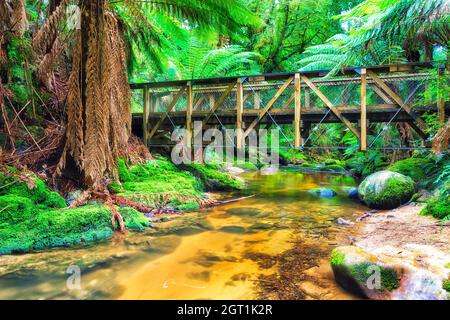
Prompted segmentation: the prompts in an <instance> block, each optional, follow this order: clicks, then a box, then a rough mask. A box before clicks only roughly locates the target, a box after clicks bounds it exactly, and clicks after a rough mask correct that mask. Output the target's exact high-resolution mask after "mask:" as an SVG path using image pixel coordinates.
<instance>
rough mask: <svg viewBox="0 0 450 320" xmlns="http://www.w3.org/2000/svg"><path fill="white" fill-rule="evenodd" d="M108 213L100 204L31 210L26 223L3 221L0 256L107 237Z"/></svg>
mask: <svg viewBox="0 0 450 320" xmlns="http://www.w3.org/2000/svg"><path fill="white" fill-rule="evenodd" d="M112 233H113V231H112V229H111V213H110V210H109V209H108V208H107V207H105V206H101V205H91V206H83V207H79V208H75V209H66V210H65V209H47V210H42V209H39V208H37V207H34V208H33V209H32V215H31V217H29V218H28V219H26V220H23V221H20V222H18V221H17V220H15V219H13V220H7V221H2V223H1V224H0V254H9V253H21V252H28V251H31V250H41V249H44V248H51V247H60V246H69V245H74V244H80V243H84V242H92V241H100V240H104V239H107V238H109V237H110V236H111V235H112Z"/></svg>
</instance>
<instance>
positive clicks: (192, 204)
mask: <svg viewBox="0 0 450 320" xmlns="http://www.w3.org/2000/svg"><path fill="white" fill-rule="evenodd" d="M177 208H178V209H179V210H183V211H193V210H198V209H199V208H200V205H199V204H198V202H196V201H194V200H188V201H186V202H184V203H180V204H179V205H177Z"/></svg>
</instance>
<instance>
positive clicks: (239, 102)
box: [236, 78, 244, 149]
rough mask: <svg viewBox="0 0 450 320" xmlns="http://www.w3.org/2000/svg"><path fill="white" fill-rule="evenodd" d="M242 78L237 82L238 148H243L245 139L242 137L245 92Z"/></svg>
mask: <svg viewBox="0 0 450 320" xmlns="http://www.w3.org/2000/svg"><path fill="white" fill-rule="evenodd" d="M242 82H243V81H242V78H238V79H237V81H236V129H237V130H236V147H237V148H238V149H240V148H242V146H243V142H244V137H243V135H242V130H243V128H242V114H243V113H244V96H243V94H244V90H243V85H242Z"/></svg>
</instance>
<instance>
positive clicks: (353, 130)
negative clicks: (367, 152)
mask: <svg viewBox="0 0 450 320" xmlns="http://www.w3.org/2000/svg"><path fill="white" fill-rule="evenodd" d="M302 80H303V81H305V83H306V84H307V85H308V87H310V88H311V90H312V91H314V93H315V94H316V95H317V96H318V97H319V98H320V100H322V101H323V102H324V103H325V104H326V105H327V106H328V108H329V109H330V110H331V111H332V112H333V113H334V115H335V116H336V117H337V118H338V119H339V120H341V122H342V123H344V124H345V125H346V126H347V128H349V129H350V131H351V132H353V134H354V135H355V136H357V137H358V139H361V134H360V132H359V131H358V130H356V128H355V127H354V126H353V125H352V123H351V122H350V121H348V120H347V118H345V117H344V116H343V115H342V114H341V112H340V111H339V110H338V109H337V108H336V107H335V106H334V105H333V103H332V102H331V101H330V100H329V99H328V98H327V97H326V96H325V95H324V94H323V93H322V92H321V91H320V90H319V89H318V88H317V87H316V86H315V84H314V83H312V81H311V80H309V79H308V78H307V77H305V76H302Z"/></svg>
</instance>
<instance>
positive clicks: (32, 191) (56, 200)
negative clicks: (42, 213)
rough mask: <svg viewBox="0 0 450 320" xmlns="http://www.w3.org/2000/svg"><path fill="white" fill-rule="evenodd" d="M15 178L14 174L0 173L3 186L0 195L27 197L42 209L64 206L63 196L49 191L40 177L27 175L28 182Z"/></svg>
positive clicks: (0, 181)
mask: <svg viewBox="0 0 450 320" xmlns="http://www.w3.org/2000/svg"><path fill="white" fill-rule="evenodd" d="M17 180H18V176H16V175H14V174H13V175H4V174H0V185H2V186H4V187H3V188H2V189H0V196H4V195H8V196H11V197H14V196H17V197H24V198H28V199H30V201H31V202H32V203H33V204H34V205H36V206H39V207H40V208H42V209H47V208H64V207H65V206H66V201H65V200H64V198H63V197H61V196H60V195H59V194H58V193H57V192H54V191H51V190H50V189H49V188H48V187H47V186H46V185H45V183H44V181H42V180H41V179H38V178H36V177H29V180H30V181H29V182H28V184H27V183H25V182H21V181H17Z"/></svg>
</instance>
